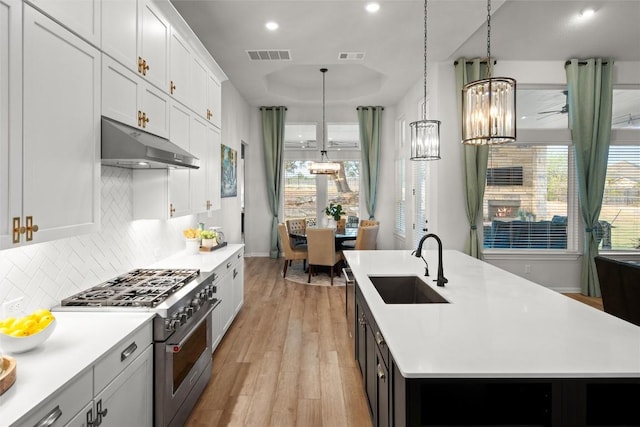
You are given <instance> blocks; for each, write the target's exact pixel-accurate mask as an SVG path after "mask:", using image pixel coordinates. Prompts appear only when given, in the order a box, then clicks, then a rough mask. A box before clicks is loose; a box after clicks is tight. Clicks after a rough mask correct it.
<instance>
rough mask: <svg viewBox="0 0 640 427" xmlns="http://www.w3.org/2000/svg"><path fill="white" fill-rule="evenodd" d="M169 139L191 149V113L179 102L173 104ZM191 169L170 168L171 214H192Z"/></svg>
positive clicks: (173, 215) (175, 215)
mask: <svg viewBox="0 0 640 427" xmlns="http://www.w3.org/2000/svg"><path fill="white" fill-rule="evenodd" d="M169 129H170V133H169V135H170V137H169V139H170V140H171V141H172V142H173V143H175V144H177V145H178V146H179V147H180V148H182V149H184V150H186V151H189V150H190V140H191V114H190V112H189V110H187V109H186V108H185V107H183V106H182V105H180V104H179V103H177V102H173V103H172V104H171V110H170V127H169ZM190 173H191V171H190V170H189V169H169V216H170V217H178V216H183V215H189V214H191V193H190V189H189V188H190V180H189V176H190Z"/></svg>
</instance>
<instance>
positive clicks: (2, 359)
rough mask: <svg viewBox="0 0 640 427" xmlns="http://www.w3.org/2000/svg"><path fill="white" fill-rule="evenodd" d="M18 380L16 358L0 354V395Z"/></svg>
mask: <svg viewBox="0 0 640 427" xmlns="http://www.w3.org/2000/svg"><path fill="white" fill-rule="evenodd" d="M14 382H16V359H14V358H13V357H9V356H0V395H1V394H2V393H4V392H5V391H7V390H9V387H11V386H12V385H13V383H14Z"/></svg>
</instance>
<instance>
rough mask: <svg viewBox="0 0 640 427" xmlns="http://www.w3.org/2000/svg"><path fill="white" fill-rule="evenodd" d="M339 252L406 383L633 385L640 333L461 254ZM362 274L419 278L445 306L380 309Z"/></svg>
mask: <svg viewBox="0 0 640 427" xmlns="http://www.w3.org/2000/svg"><path fill="white" fill-rule="evenodd" d="M423 256H424V258H425V259H426V260H427V261H428V263H429V270H430V273H431V276H430V278H425V277H424V262H423V261H422V260H421V259H419V258H416V257H414V256H411V254H410V251H382V250H380V251H345V257H346V259H347V261H348V262H349V266H350V267H351V269H352V272H353V276H354V277H355V279H356V281H357V282H358V285H359V287H360V289H361V291H362V294H363V295H364V297H365V299H366V300H367V303H368V305H369V308H370V309H371V312H372V314H373V316H374V317H375V321H376V323H377V324H378V327H379V329H380V332H381V333H382V334H383V336H384V338H385V341H386V342H387V345H388V347H389V350H390V352H391V354H392V356H393V359H394V360H395V362H396V364H397V366H398V369H399V370H400V372H401V373H402V375H403V376H405V377H407V378H411V377H413V378H421V377H425V378H426V377H428V378H445V377H448V378H452V377H453V378H455V377H459V378H463V377H464V378H470V377H476V378H493V377H519V378H527V377H531V378H572V377H575V378H579V377H640V327H638V326H635V325H633V324H631V323H629V322H626V321H623V320H621V319H618V318H616V317H613V316H611V315H609V314H607V313H604V312H602V311H599V310H597V309H595V308H592V307H589V306H587V305H585V304H583V303H580V302H578V301H575V300H573V299H571V298H568V297H566V296H564V295H561V294H559V293H557V292H555V291H552V290H550V289H547V288H545V287H543V286H541V285H538V284H536V283H533V282H530V281H528V280H525V279H523V278H521V277H518V276H516V275H514V274H511V273H509V272H507V271H504V270H501V269H499V268H497V267H495V266H493V265H491V264H488V263H485V262H482V261H479V260H477V259H475V258H472V257H469V256H467V255H465V254H463V253H461V252H458V251H452V250H445V251H444V255H443V257H444V261H443V264H444V276H445V277H446V278H447V279H449V283H447V284H446V286H445V287H437V286H436V285H435V283H432V282H431V280H433V279H435V277H436V272H437V268H438V258H437V251H435V250H426V251H424V250H423ZM368 275H417V276H420V277H422V278H423V279H427V282H428V283H429V284H430V285H431V287H432V288H433V289H434V290H435V291H436V292H438V293H439V294H440V295H442V296H443V297H444V298H445V299H447V300H448V301H449V304H415V305H407V304H397V305H393V304H385V303H384V302H383V300H382V298H381V297H380V295H379V294H378V292H377V291H376V289H375V288H374V287H373V284H372V283H371V281H370V280H369V278H368Z"/></svg>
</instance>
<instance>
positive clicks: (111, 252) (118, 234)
mask: <svg viewBox="0 0 640 427" xmlns="http://www.w3.org/2000/svg"><path fill="white" fill-rule="evenodd" d="M101 185H102V191H101V197H102V203H101V209H102V212H101V214H102V216H101V227H100V231H99V232H96V233H91V234H85V235H81V236H76V237H71V238H66V239H60V240H56V241H53V242H44V243H38V244H34V245H30V246H24V247H19V248H12V249H7V250H3V251H0V303H2V302H5V301H10V300H13V299H14V298H17V297H20V296H23V297H24V301H23V305H24V308H25V311H27V312H29V311H31V310H34V309H37V308H41V307H42V308H50V307H52V306H54V305H57V304H59V303H60V300H62V299H63V298H65V297H68V296H70V295H72V294H74V293H76V292H79V291H81V290H84V289H86V288H89V287H91V286H94V285H97V284H99V283H101V282H103V281H105V280H108V279H110V278H112V277H114V276H117V275H118V274H121V273H124V272H126V271H128V270H131V269H133V268H141V267H145V266H147V265H149V264H151V263H153V262H155V261H157V260H160V259H162V258H165V257H167V256H169V255H171V254H174V253H176V252H178V251H181V250H183V249H184V245H185V243H184V238H183V237H182V230H183V229H185V228H188V227H193V226H194V225H195V224H196V221H197V219H196V217H195V216H185V217H180V218H175V219H171V220H168V221H159V220H148V221H147V220H145V221H133V220H132V217H133V214H132V212H133V200H132V197H133V196H132V194H133V191H132V173H131V170H130V169H122V168H116V167H111V166H102V183H101ZM1 311H2V309H1V306H0V316H2V315H4V313H2V312H1Z"/></svg>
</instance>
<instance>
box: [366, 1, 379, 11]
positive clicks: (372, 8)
mask: <svg viewBox="0 0 640 427" xmlns="http://www.w3.org/2000/svg"><path fill="white" fill-rule="evenodd" d="M365 9H367V12H369V13H376V12H377V11H379V10H380V5H379V4H378V3H367V5H366V6H365Z"/></svg>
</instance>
